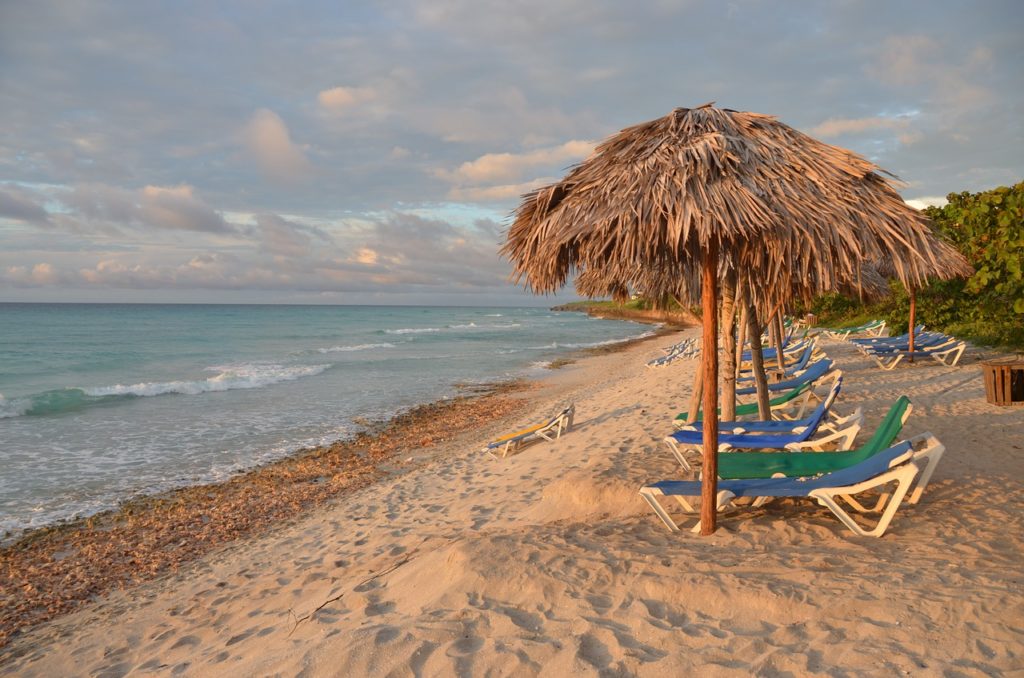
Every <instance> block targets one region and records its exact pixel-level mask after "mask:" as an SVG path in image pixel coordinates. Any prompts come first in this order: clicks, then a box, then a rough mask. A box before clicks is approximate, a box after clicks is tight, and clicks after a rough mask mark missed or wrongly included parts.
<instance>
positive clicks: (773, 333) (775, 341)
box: [767, 315, 786, 372]
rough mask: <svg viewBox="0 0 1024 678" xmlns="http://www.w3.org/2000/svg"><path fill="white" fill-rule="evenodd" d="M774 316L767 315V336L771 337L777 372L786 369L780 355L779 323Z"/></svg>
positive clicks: (780, 337) (783, 359)
mask: <svg viewBox="0 0 1024 678" xmlns="http://www.w3.org/2000/svg"><path fill="white" fill-rule="evenodd" d="M775 320H776V316H775V315H770V316H768V319H767V322H768V336H769V337H770V338H771V344H772V346H774V347H775V362H776V364H777V365H778V370H779V372H782V370H784V369H786V362H785V358H784V357H783V356H782V336H781V335H780V334H779V324H778V323H777V322H775Z"/></svg>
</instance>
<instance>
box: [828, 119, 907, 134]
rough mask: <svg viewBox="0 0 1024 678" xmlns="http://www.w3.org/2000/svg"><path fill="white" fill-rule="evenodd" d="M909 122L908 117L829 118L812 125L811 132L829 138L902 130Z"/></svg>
mask: <svg viewBox="0 0 1024 678" xmlns="http://www.w3.org/2000/svg"><path fill="white" fill-rule="evenodd" d="M909 124H910V120H909V118H906V117H898V118H889V117H883V116H878V117H873V118H829V119H828V120H826V121H825V122H823V123H821V124H819V125H817V126H815V127H812V128H811V130H810V133H811V135H813V136H818V137H826V138H828V137H838V136H842V135H844V134H859V133H862V132H872V131H875V130H902V129H906V128H907V127H908V126H909Z"/></svg>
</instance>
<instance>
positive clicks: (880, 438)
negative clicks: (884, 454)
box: [857, 396, 914, 455]
mask: <svg viewBox="0 0 1024 678" xmlns="http://www.w3.org/2000/svg"><path fill="white" fill-rule="evenodd" d="M913 409H914V406H913V405H912V404H911V403H910V398H908V397H907V396H900V397H899V399H898V400H897V401H896V402H895V403H893V406H892V407H890V408H889V412H888V413H887V414H886V415H885V417H884V418H883V419H882V421H881V423H880V424H879V425H878V428H877V429H875V433H874V435H872V436H871V438H869V439H868V441H867V442H866V443H864V444H863V445H861V446H860V447H859V448H857V452H860V453H862V454H866V455H872V454H876V453H878V452H880V451H882V450H884V449H885V448H887V447H889V446H890V445H892V443H893V441H894V440H896V436H898V435H899V434H900V431H902V430H903V424H904V423H906V421H907V417H909V416H910V412H911V411H912V410H913Z"/></svg>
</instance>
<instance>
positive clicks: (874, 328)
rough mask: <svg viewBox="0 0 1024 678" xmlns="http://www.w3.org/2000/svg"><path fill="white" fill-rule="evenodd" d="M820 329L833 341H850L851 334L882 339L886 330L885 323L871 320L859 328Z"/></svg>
mask: <svg viewBox="0 0 1024 678" xmlns="http://www.w3.org/2000/svg"><path fill="white" fill-rule="evenodd" d="M818 329H819V330H820V331H822V332H824V333H825V334H827V335H829V336H830V337H832V338H833V339H849V337H850V335H851V334H869V335H871V336H874V337H880V336H882V332H883V331H884V330H885V321H884V320H871V321H869V322H866V323H864V324H863V325H859V326H857V327H843V328H839V329H834V328H829V327H821V328H818Z"/></svg>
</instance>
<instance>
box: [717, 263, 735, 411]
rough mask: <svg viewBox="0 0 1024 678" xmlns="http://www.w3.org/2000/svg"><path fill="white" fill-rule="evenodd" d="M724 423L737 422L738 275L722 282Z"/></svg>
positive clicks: (730, 276) (727, 275)
mask: <svg viewBox="0 0 1024 678" xmlns="http://www.w3.org/2000/svg"><path fill="white" fill-rule="evenodd" d="M719 296H721V297H722V321H721V327H720V328H719V333H720V334H721V335H722V398H721V400H722V405H721V407H722V421H735V420H736V274H735V273H729V274H726V276H725V278H724V279H723V280H722V289H721V294H720V295H719Z"/></svg>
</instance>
